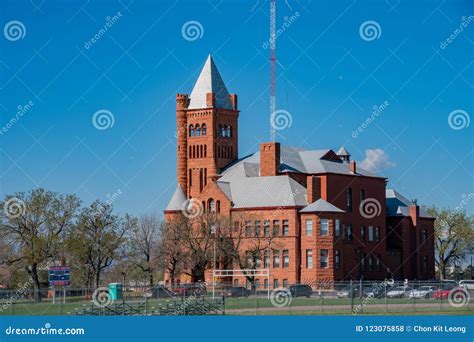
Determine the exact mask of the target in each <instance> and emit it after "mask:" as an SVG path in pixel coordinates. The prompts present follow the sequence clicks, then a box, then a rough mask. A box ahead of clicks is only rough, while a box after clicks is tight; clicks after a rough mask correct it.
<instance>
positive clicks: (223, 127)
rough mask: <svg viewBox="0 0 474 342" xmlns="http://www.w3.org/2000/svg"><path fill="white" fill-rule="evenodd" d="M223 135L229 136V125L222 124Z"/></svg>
mask: <svg viewBox="0 0 474 342" xmlns="http://www.w3.org/2000/svg"><path fill="white" fill-rule="evenodd" d="M221 135H222V137H224V138H225V137H226V136H227V126H226V125H224V126H222V134H221Z"/></svg>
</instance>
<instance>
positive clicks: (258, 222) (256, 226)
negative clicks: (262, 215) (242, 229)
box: [255, 220, 260, 237]
mask: <svg viewBox="0 0 474 342" xmlns="http://www.w3.org/2000/svg"><path fill="white" fill-rule="evenodd" d="M259 236H260V221H258V220H257V221H255V237H259Z"/></svg>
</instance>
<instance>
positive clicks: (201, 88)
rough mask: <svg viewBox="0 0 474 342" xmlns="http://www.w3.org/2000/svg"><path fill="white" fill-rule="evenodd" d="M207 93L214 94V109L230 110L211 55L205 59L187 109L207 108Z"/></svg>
mask: <svg viewBox="0 0 474 342" xmlns="http://www.w3.org/2000/svg"><path fill="white" fill-rule="evenodd" d="M207 93H214V94H215V100H216V102H215V106H216V108H223V109H232V104H231V103H230V99H229V92H228V91H227V88H226V86H225V84H224V81H223V80H222V77H221V74H220V73H219V70H217V67H216V65H215V64H214V60H213V59H212V56H211V55H209V56H208V57H207V60H206V63H205V64H204V67H203V68H202V70H201V73H200V74H199V77H198V79H197V81H196V84H195V85H194V88H193V90H192V92H191V95H190V102H189V106H188V109H199V108H207V104H206V94H207Z"/></svg>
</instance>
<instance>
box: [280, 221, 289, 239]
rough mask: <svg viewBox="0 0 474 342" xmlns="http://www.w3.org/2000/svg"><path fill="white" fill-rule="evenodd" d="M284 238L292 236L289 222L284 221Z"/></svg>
mask: <svg viewBox="0 0 474 342" xmlns="http://www.w3.org/2000/svg"><path fill="white" fill-rule="evenodd" d="M282 224H283V236H288V235H289V234H290V226H289V224H288V220H283V222H282Z"/></svg>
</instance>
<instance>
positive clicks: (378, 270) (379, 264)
mask: <svg viewBox="0 0 474 342" xmlns="http://www.w3.org/2000/svg"><path fill="white" fill-rule="evenodd" d="M381 257H382V256H381V255H380V254H379V255H377V258H376V260H375V270H376V271H377V272H380V271H381V269H382V265H381V260H380V258H381Z"/></svg>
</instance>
